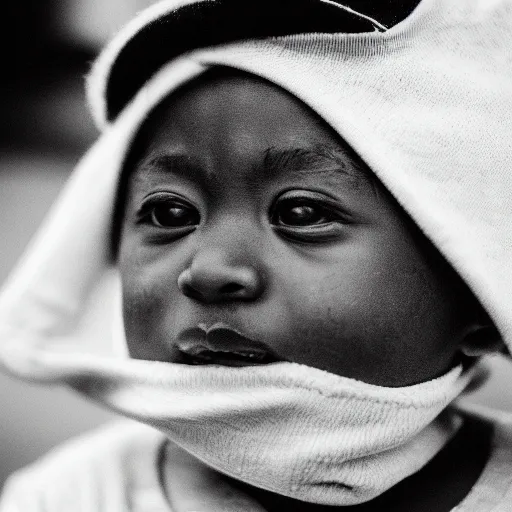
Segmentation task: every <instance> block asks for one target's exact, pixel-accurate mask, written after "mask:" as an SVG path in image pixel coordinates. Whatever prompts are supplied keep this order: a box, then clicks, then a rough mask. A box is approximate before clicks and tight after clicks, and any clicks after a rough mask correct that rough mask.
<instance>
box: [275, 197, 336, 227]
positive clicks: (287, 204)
mask: <svg viewBox="0 0 512 512" xmlns="http://www.w3.org/2000/svg"><path fill="white" fill-rule="evenodd" d="M332 220H334V219H333V214H332V212H329V211H328V210H327V209H326V208H325V207H322V206H320V205H317V204H312V203H311V202H308V201H307V200H303V199H284V200H281V201H279V203H278V204H277V205H276V207H275V209H274V211H273V215H272V223H273V224H275V225H281V226H310V225H318V224H325V223H327V222H330V221H332Z"/></svg>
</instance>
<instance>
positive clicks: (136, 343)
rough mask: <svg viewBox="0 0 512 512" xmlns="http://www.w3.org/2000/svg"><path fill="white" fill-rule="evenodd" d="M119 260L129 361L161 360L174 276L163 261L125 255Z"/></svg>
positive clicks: (165, 353)
mask: <svg viewBox="0 0 512 512" xmlns="http://www.w3.org/2000/svg"><path fill="white" fill-rule="evenodd" d="M128 254H129V256H127V257H124V258H121V261H120V266H119V267H120V272H121V284H122V295H123V302H122V305H123V318H124V325H125V332H126V339H127V343H128V349H129V352H130V355H131V356H132V357H135V358H138V359H148V360H165V359H166V358H167V357H168V348H167V343H168V340H166V337H165V327H164V325H165V319H166V314H167V312H168V310H169V309H170V308H172V305H173V300H174V298H175V294H176V293H177V285H176V282H177V272H176V271H175V272H170V271H169V268H168V266H169V262H168V261H166V260H165V259H164V258H144V257H140V256H141V255H142V253H140V252H139V254H137V252H136V251H134V252H128Z"/></svg>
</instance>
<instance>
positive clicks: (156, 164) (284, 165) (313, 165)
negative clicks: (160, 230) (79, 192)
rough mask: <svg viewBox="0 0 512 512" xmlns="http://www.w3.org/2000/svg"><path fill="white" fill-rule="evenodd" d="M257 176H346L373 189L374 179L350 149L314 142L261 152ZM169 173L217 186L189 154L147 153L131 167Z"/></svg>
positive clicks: (140, 175) (142, 174)
mask: <svg viewBox="0 0 512 512" xmlns="http://www.w3.org/2000/svg"><path fill="white" fill-rule="evenodd" d="M258 167H260V170H261V171H262V173H261V174H259V173H258V175H259V177H258V180H259V179H261V178H263V179H266V178H268V179H272V178H275V177H276V176H279V175H281V174H286V173H290V174H303V175H306V174H307V175H315V174H318V175H326V174H331V175H337V176H342V177H345V178H348V180H347V181H348V182H349V183H350V184H351V185H353V186H354V187H355V188H359V187H361V186H366V187H368V185H370V186H371V187H372V190H374V191H375V179H374V177H373V174H372V173H371V171H370V170H369V169H368V168H367V167H366V166H365V164H364V163H363V162H362V160H361V159H360V158H359V157H358V156H357V155H356V154H355V152H353V151H351V150H350V149H345V148H343V147H333V146H328V145H324V144H318V145H316V146H313V147H309V148H275V147H270V148H268V149H267V150H266V151H265V152H264V157H263V162H262V164H261V165H258ZM155 172H156V173H173V174H176V175H179V176H183V177H185V178H187V177H190V176H195V177H197V178H199V179H200V180H201V181H203V182H204V183H205V184H206V185H208V186H211V187H215V186H218V184H219V180H218V178H217V176H216V173H215V172H214V171H211V170H207V169H205V168H204V166H203V165H201V163H200V162H199V161H197V160H196V159H194V158H193V157H192V156H189V155H187V154H184V153H180V152H176V153H174V152H170V153H162V154H156V155H151V156H150V157H148V158H146V159H143V160H142V161H141V162H140V163H139V164H138V165H137V166H136V169H135V177H136V179H137V180H141V181H145V179H147V178H148V177H149V175H151V174H152V173H155Z"/></svg>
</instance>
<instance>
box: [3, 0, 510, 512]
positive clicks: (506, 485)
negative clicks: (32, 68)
mask: <svg viewBox="0 0 512 512" xmlns="http://www.w3.org/2000/svg"><path fill="white" fill-rule="evenodd" d="M242 4H243V5H242ZM293 6H294V8H295V9H296V11H294V10H291V9H292V5H291V4H289V3H288V2H284V1H283V2H277V3H274V4H268V5H267V4H266V3H264V4H261V3H259V4H258V5H257V4H256V3H252V2H247V3H242V2H238V3H235V2H233V1H231V0H227V1H217V2H195V1H181V2H177V1H176V0H174V1H168V0H166V1H164V2H160V3H159V4H156V5H154V6H153V7H151V8H150V9H148V10H147V11H145V12H143V13H142V14H141V15H140V16H139V17H138V18H136V19H135V20H134V21H133V22H132V23H131V24H129V25H128V26H127V27H126V28H125V29H124V30H123V31H122V32H121V33H120V34H119V35H118V36H117V38H115V39H114V40H113V42H112V43H111V44H110V45H109V46H108V47H107V48H106V49H105V51H104V52H103V54H102V56H100V58H99V60H98V62H97V64H96V66H95V68H94V69H93V73H92V75H91V80H90V83H89V86H90V87H89V92H90V98H91V102H92V105H93V110H94V113H95V115H96V119H97V120H98V123H99V124H100V125H101V126H102V127H103V129H104V131H103V134H102V136H101V137H100V139H99V141H98V142H97V144H96V145H95V147H93V149H92V150H91V151H90V153H89V154H88V155H87V156H86V157H85V158H84V160H83V161H82V163H81V164H80V165H79V167H78V169H77V170H76V172H75V174H74V176H73V178H72V180H71V181H70V183H69V185H68V186H67V188H66V190H65V191H64V192H63V194H62V197H61V199H60V200H59V202H58V203H57V205H56V206H55V208H54V210H53V211H52V213H51V215H50V217H49V219H48V220H47V222H46V224H45V225H44V226H43V228H42V230H41V234H40V235H39V237H38V239H37V240H36V241H35V242H34V244H33V246H32V247H31V249H30V250H29V253H28V255H27V257H26V258H25V259H24V260H23V261H22V263H21V264H20V267H19V268H18V270H17V271H16V272H15V273H14V274H13V277H12V278H11V280H10V281H9V283H8V284H7V286H6V288H5V290H4V292H3V295H2V297H1V299H0V334H1V340H2V341H1V345H0V361H1V363H2V365H3V367H4V368H5V370H6V371H9V372H11V373H13V374H15V375H18V376H21V377H23V378H27V379H31V380H36V381H39V382H60V383H65V384H67V385H69V386H71V387H73V388H74V389H76V390H78V391H79V392H80V393H82V394H84V395H86V396H88V397H90V398H92V399H93V400H95V401H97V402H99V403H102V404H104V405H106V406H107V407H109V408H111V409H113V410H115V411H117V412H119V413H121V414H123V415H124V416H127V417H130V418H134V419H136V420H138V421H140V422H141V423H144V424H146V425H150V426H151V427H154V428H148V427H147V426H143V425H138V424H134V423H131V422H120V423H116V424H114V425H112V426H109V427H107V428H106V429H105V428H104V429H101V430H100V431H98V432H95V433H93V434H91V435H88V436H86V437H84V438H82V439H79V440H75V441H71V442H70V443H67V444H66V445H65V446H64V447H62V448H59V449H58V450H56V451H54V452H53V453H52V454H49V455H48V456H46V457H45V458H43V459H42V460H41V461H39V462H37V463H35V464H34V465H33V466H31V467H29V468H26V469H25V470H22V471H21V472H19V473H18V474H16V475H14V476H13V477H11V479H10V480H9V482H8V483H7V485H6V489H5V491H4V496H3V499H2V501H1V502H0V510H1V511H2V512H4V511H9V512H10V511H18V510H20V511H24V512H25V511H27V512H30V511H42V510H45V511H52V512H53V511H61V510H66V511H69V510H77V511H78V510H80V511H91V512H92V511H108V512H117V511H119V512H121V511H134V512H139V511H140V512H156V511H162V512H165V511H172V512H193V511H207V510H208V511H220V510H223V511H236V510H239V511H240V510H246V511H287V510H290V511H319V510H343V511H350V510H354V511H358V512H368V511H393V512H396V511H407V512H419V511H429V512H448V511H450V510H457V511H459V512H473V511H478V512H485V511H491V510H492V511H493V512H496V511H506V510H512V418H511V417H510V416H508V415H506V414H498V413H496V412H492V411H486V412H485V413H484V412H479V413H477V412H475V411H473V412H470V411H467V410H463V409H462V408H460V407H458V406H457V405H456V404H455V403H453V401H454V400H455V399H456V398H457V396H458V395H460V393H462V392H463V391H464V389H466V388H467V386H468V385H470V384H471V382H472V380H474V379H475V378H476V375H477V372H478V362H479V361H480V358H481V357H482V356H484V355H485V354H488V353H493V352H498V351H500V350H502V349H504V347H508V349H510V348H511V347H512V316H511V313H510V312H511V311H512V308H511V302H510V294H509V290H510V288H511V286H512V275H511V272H510V268H511V264H512V256H511V252H512V251H511V250H510V249H511V247H512V229H511V227H510V222H509V216H510V211H511V209H510V207H511V199H510V177H509V175H508V174H509V173H508V168H509V165H510V157H511V154H512V146H511V142H510V141H511V140H512V122H511V121H510V116H509V115H508V112H509V111H510V108H511V107H512V75H511V73H510V67H509V66H508V67H507V62H508V63H509V61H510V56H509V48H510V43H512V29H511V23H512V4H511V3H510V1H508V0H500V1H497V2H494V3H493V4H492V5H486V6H483V5H482V4H481V3H480V2H476V1H474V0H464V1H462V2H461V1H460V0H448V1H447V0H443V1H442V2H441V1H437V0H423V1H422V2H420V3H419V5H418V6H417V7H416V8H415V9H414V10H413V11H412V12H411V13H410V14H408V16H407V17H406V18H405V19H404V20H402V21H401V22H399V23H398V24H396V25H394V26H393V27H391V28H386V27H385V26H384V25H383V24H382V23H380V22H378V21H375V20H373V19H372V18H370V17H369V16H367V15H363V14H360V13H358V12H355V11H353V10H351V9H348V8H346V7H345V6H343V5H340V4H337V3H335V2H327V1H320V0H318V1H317V0H314V1H313V0H311V1H304V2H302V1H301V2H294V3H293ZM339 27H342V28H343V30H341V29H340V28H339ZM112 267H114V273H115V274H116V275H117V276H118V277H119V283H120V290H121V295H122V301H121V304H118V309H117V311H116V312H117V313H118V315H117V318H118V317H119V316H120V315H119V313H120V311H121V310H122V318H123V322H122V324H123V325H121V323H118V326H117V328H118V330H117V336H118V340H117V344H118V348H121V349H123V348H124V349H125V350H126V349H127V352H128V353H129V356H130V357H129V358H128V357H125V356H126V354H121V353H117V354H112V355H110V356H105V355H101V354H94V353H92V352H91V351H88V350H87V343H84V342H83V337H82V338H81V339H82V341H81V342H80V343H79V344H75V345H73V343H72V339H73V338H76V337H77V335H76V331H77V324H78V323H79V320H80V319H81V318H82V316H83V314H84V312H85V310H86V308H87V299H88V297H89V295H90V291H91V289H92V288H93V287H94V286H95V285H96V284H97V283H98V282H99V281H100V279H101V278H102V276H104V275H105V274H106V273H108V272H109V270H110V271H111V269H112ZM112 293H115V290H114V291H112ZM118 320H119V318H118ZM118 352H119V351H118Z"/></svg>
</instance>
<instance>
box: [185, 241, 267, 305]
mask: <svg viewBox="0 0 512 512" xmlns="http://www.w3.org/2000/svg"><path fill="white" fill-rule="evenodd" d="M263 285H264V283H263V276H262V274H261V272H260V271H259V270H258V269H257V268H255V267H254V266H252V265H250V264H249V263H244V262H243V261H236V262H230V261H229V258H228V255H226V254H223V252H222V251H218V250H217V251H215V250H207V251H203V252H201V253H200V254H196V256H195V257H194V259H193V260H192V264H191V265H190V266H189V267H188V268H187V269H185V270H184V271H183V272H182V273H181V274H180V276H179V277H178V287H179V289H180V290H181V291H182V293H183V294H184V295H186V296H187V297H190V298H192V299H196V300H199V301H202V302H206V303H216V302H231V301H238V300H240V301H251V300H255V299H257V298H258V297H259V296H260V295H261V293H262V291H263Z"/></svg>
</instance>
